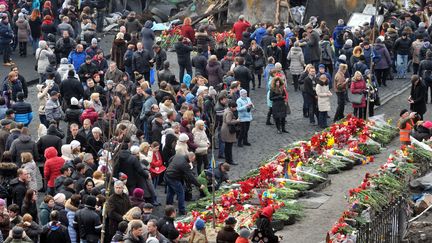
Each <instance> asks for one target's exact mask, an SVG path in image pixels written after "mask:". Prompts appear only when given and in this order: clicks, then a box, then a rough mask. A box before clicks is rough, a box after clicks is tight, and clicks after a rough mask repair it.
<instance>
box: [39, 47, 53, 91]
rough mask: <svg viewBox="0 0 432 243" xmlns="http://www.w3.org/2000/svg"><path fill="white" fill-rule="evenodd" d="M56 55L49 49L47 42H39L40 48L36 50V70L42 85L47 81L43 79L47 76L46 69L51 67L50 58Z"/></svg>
mask: <svg viewBox="0 0 432 243" xmlns="http://www.w3.org/2000/svg"><path fill="white" fill-rule="evenodd" d="M51 55H54V52H53V51H52V50H51V48H49V46H48V44H47V42H46V41H44V40H41V41H39V48H38V49H37V50H36V53H35V57H36V68H37V70H36V71H37V72H38V74H39V76H40V79H39V83H40V84H42V83H43V82H44V81H45V80H43V77H44V75H45V72H46V69H47V67H48V66H49V57H50V56H51Z"/></svg>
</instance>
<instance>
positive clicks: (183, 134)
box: [179, 133, 189, 142]
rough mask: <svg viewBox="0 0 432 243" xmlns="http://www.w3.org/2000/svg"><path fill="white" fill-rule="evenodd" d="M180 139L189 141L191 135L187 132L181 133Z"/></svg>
mask: <svg viewBox="0 0 432 243" xmlns="http://www.w3.org/2000/svg"><path fill="white" fill-rule="evenodd" d="M179 141H180V142H187V141H189V136H188V135H187V134H186V133H181V134H180V136H179Z"/></svg>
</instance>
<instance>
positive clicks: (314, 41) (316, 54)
mask: <svg viewBox="0 0 432 243" xmlns="http://www.w3.org/2000/svg"><path fill="white" fill-rule="evenodd" d="M319 41H320V37H319V34H318V32H317V31H316V30H313V31H312V33H311V35H310V38H309V41H308V42H307V44H308V47H309V50H310V60H311V61H319V60H320V58H321V47H320V45H319Z"/></svg>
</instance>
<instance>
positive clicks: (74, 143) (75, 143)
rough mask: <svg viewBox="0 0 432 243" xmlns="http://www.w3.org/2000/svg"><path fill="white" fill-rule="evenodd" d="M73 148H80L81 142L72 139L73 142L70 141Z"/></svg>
mask: <svg viewBox="0 0 432 243" xmlns="http://www.w3.org/2000/svg"><path fill="white" fill-rule="evenodd" d="M70 146H71V149H74V148H78V147H79V146H81V143H80V142H79V141H77V140H72V142H71V143H70Z"/></svg>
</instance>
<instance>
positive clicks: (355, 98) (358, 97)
mask: <svg viewBox="0 0 432 243" xmlns="http://www.w3.org/2000/svg"><path fill="white" fill-rule="evenodd" d="M349 99H350V101H351V103H353V104H356V105H359V104H361V103H362V100H363V94H353V93H351V95H350V97H349Z"/></svg>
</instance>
